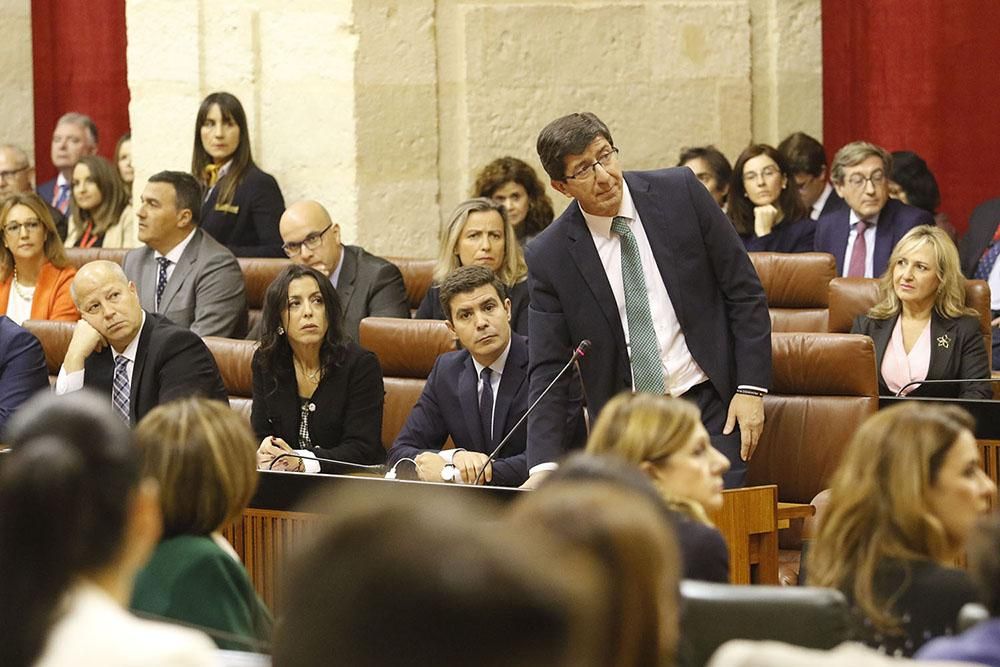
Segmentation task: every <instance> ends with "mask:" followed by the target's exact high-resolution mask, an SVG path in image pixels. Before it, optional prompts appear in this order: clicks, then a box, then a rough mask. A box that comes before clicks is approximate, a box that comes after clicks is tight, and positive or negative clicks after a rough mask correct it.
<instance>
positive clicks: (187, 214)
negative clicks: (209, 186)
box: [124, 171, 247, 338]
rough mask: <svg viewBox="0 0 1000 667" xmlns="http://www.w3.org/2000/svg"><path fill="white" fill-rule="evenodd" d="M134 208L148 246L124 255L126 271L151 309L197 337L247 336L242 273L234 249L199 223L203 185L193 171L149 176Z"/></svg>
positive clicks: (148, 308) (140, 229) (145, 303)
mask: <svg viewBox="0 0 1000 667" xmlns="http://www.w3.org/2000/svg"><path fill="white" fill-rule="evenodd" d="M139 202H140V205H139V210H138V211H137V212H136V218H137V220H138V228H139V240H140V241H142V242H143V243H144V244H145V246H143V247H139V248H135V249H134V250H131V251H129V253H128V255H126V256H125V263H124V269H125V275H126V276H128V278H129V280H131V281H132V282H134V283H135V284H136V285H137V286H138V288H139V301H140V302H141V303H142V307H143V308H145V309H146V310H147V311H149V312H151V313H160V314H162V315H165V316H167V317H168V318H169V319H170V321H171V322H173V323H174V324H177V325H179V326H182V327H188V328H189V329H191V331H193V332H195V333H196V334H198V335H199V336H223V337H226V338H239V337H242V336H244V335H245V334H246V329H247V301H246V292H245V286H244V282H243V272H242V271H241V270H240V264H239V262H238V261H237V259H236V257H234V256H233V253H231V252H230V251H229V249H228V248H226V247H225V246H224V245H222V244H221V243H219V242H218V241H216V240H215V239H214V238H212V237H211V236H210V235H208V234H206V233H205V232H204V231H203V230H202V229H200V228H199V227H198V225H197V222H198V220H199V214H200V211H201V188H200V187H199V185H198V182H197V181H196V180H195V179H194V177H193V176H192V175H191V174H188V173H186V172H180V171H161V172H160V173H158V174H154V175H153V176H152V177H150V179H149V182H148V183H147V184H146V187H145V189H144V190H143V191H142V195H141V196H140V197H139Z"/></svg>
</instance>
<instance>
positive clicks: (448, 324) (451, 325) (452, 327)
mask: <svg viewBox="0 0 1000 667" xmlns="http://www.w3.org/2000/svg"><path fill="white" fill-rule="evenodd" d="M444 325H445V326H446V327H448V331H450V332H451V335H452V336H458V334H457V333H455V325H454V324H452V323H451V317H449V318H448V319H446V320H445V321H444Z"/></svg>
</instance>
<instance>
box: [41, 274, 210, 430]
mask: <svg viewBox="0 0 1000 667" xmlns="http://www.w3.org/2000/svg"><path fill="white" fill-rule="evenodd" d="M70 293H71V294H72V296H73V302H74V303H76V307H77V308H78V309H79V310H80V320H79V321H78V322H77V323H76V328H74V329H73V337H72V338H71V339H70V341H69V346H68V347H67V349H66V356H65V358H64V359H63V365H62V368H60V369H59V377H58V378H57V380H56V393H57V394H65V393H68V392H71V391H77V390H79V389H82V388H84V387H88V388H91V389H96V390H97V391H99V392H101V393H103V394H105V395H107V396H109V397H110V398H111V403H112V407H113V408H114V410H115V413H116V414H117V415H118V416H119V417H120V418H121V419H122V420H123V421H125V422H127V423H128V424H130V425H133V426H134V425H135V424H136V423H138V422H139V421H140V420H141V419H142V418H143V417H144V416H145V415H146V413H147V412H149V411H150V410H152V409H153V408H155V407H156V406H157V405H159V404H160V403H166V402H167V401H171V400H173V399H175V398H188V397H190V396H202V397H205V398H212V399H217V400H220V401H227V400H228V395H227V393H226V388H225V386H224V385H223V384H222V376H221V375H220V374H219V367H218V366H217V365H216V363H215V358H214V357H213V356H212V353H211V352H210V351H209V350H208V348H207V347H206V346H205V343H204V342H203V341H202V340H201V338H199V337H198V336H197V335H195V334H193V333H191V331H190V330H188V329H185V328H184V327H180V326H177V325H176V324H174V323H173V322H171V321H170V320H168V319H167V318H165V317H163V316H162V315H157V314H155V313H147V312H146V311H144V310H143V309H142V305H141V304H140V303H139V295H138V294H136V289H135V285H134V284H133V283H130V282H129V280H128V278H127V277H126V276H125V273H124V272H123V271H122V268H121V267H120V266H118V265H117V264H115V263H114V262H109V261H104V260H99V261H95V262H90V263H88V264H84V265H83V266H82V267H80V270H79V271H77V273H76V278H74V279H73V283H72V285H71V286H70Z"/></svg>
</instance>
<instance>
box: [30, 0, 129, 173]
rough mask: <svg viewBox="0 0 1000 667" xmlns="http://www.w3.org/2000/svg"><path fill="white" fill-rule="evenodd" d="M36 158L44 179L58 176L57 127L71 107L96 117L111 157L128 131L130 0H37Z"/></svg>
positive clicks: (102, 149) (101, 141)
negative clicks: (127, 21) (55, 161)
mask: <svg viewBox="0 0 1000 667" xmlns="http://www.w3.org/2000/svg"><path fill="white" fill-rule="evenodd" d="M31 35H32V55H33V59H34V83H35V161H36V162H37V167H36V170H37V173H36V176H37V179H38V182H39V183H41V182H43V181H47V180H48V179H50V178H52V177H53V176H55V173H56V172H55V168H53V166H52V163H51V161H50V159H49V155H50V154H51V151H50V146H51V143H52V130H53V129H54V128H55V123H56V120H58V119H59V117H60V116H61V115H63V114H64V113H66V112H67V111H79V112H80V113H85V114H87V115H88V116H90V117H91V118H93V119H94V123H96V124H97V129H98V152H99V153H100V154H101V155H103V156H104V157H107V158H109V159H111V158H112V153H113V152H114V150H115V144H116V143H117V142H118V137H120V136H121V135H122V134H124V133H125V132H128V129H129V122H128V103H129V92H128V80H127V77H126V69H125V1H124V0H32V2H31Z"/></svg>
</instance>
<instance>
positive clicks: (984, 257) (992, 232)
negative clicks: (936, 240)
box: [958, 197, 1000, 370]
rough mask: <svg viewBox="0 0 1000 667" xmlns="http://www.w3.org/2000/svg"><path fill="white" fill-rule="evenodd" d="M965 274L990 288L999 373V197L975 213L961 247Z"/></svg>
mask: <svg viewBox="0 0 1000 667" xmlns="http://www.w3.org/2000/svg"><path fill="white" fill-rule="evenodd" d="M958 254H959V257H960V258H961V260H962V273H964V274H965V277H966V278H970V279H973V278H977V279H981V280H985V281H986V282H987V283H989V285H990V309H991V310H992V311H993V321H992V325H993V370H1000V328H998V327H1000V262H997V257H1000V197H997V198H996V199H989V200H987V201H985V202H983V203H982V204H980V205H979V206H977V207H976V210H974V211H973V212H972V216H970V217H969V226H968V228H967V229H966V230H965V236H963V237H962V240H961V241H959V244H958Z"/></svg>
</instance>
